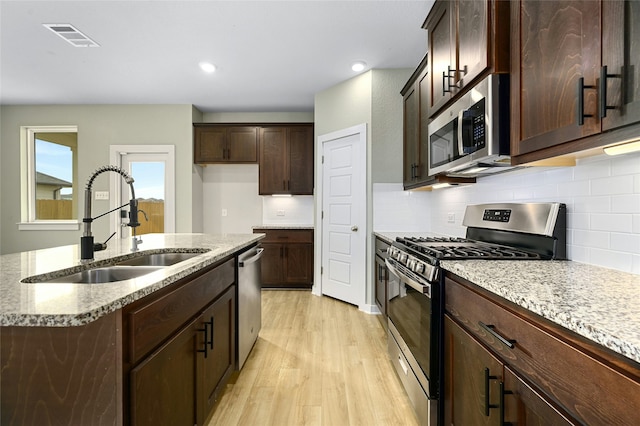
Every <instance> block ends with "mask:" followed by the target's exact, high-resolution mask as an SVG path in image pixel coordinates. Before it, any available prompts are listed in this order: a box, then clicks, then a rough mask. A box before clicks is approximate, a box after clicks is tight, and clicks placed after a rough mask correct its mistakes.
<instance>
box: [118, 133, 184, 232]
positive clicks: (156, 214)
mask: <svg viewBox="0 0 640 426" xmlns="http://www.w3.org/2000/svg"><path fill="white" fill-rule="evenodd" d="M169 148H171V149H169ZM172 148H173V146H165V147H153V146H144V145H143V146H136V147H132V146H121V149H118V150H116V152H115V153H114V155H115V157H116V161H115V163H116V165H118V166H120V167H121V168H122V169H124V170H125V171H126V172H127V173H129V174H130V175H131V176H132V177H133V179H134V182H133V187H134V190H135V196H136V199H138V210H139V212H140V213H139V215H138V222H140V226H139V227H138V228H137V229H136V235H142V234H149V233H165V232H167V233H171V232H175V182H174V180H175V173H174V156H173V149H172ZM112 151H113V147H112ZM116 193H117V195H118V196H117V197H115V198H116V200H118V202H119V203H120V204H118V205H123V204H126V203H128V201H129V199H130V197H131V194H130V189H129V185H127V184H126V183H125V182H124V180H123V179H119V181H118V182H117V184H116ZM114 207H115V206H114ZM122 211H124V212H126V215H124V214H123V216H124V217H122V216H120V215H114V216H115V218H116V219H115V222H114V226H115V229H114V230H115V231H116V232H117V233H118V236H119V237H120V238H127V237H129V236H130V235H131V229H130V228H129V227H127V226H126V224H127V223H129V219H128V212H129V207H128V206H127V207H124V208H123V209H122Z"/></svg>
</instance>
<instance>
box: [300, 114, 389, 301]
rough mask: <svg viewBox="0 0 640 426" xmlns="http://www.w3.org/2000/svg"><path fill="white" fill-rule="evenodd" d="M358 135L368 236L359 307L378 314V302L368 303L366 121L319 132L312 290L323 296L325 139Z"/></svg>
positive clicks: (366, 228) (363, 214)
mask: <svg viewBox="0 0 640 426" xmlns="http://www.w3.org/2000/svg"><path fill="white" fill-rule="evenodd" d="M354 135H357V136H358V142H357V143H356V144H354V145H355V150H356V151H355V152H356V154H357V155H359V156H360V158H361V159H363V160H364V161H363V162H362V170H361V172H363V173H365V176H364V179H363V182H364V188H365V189H364V193H363V194H362V196H363V199H364V205H365V208H364V209H361V212H360V216H361V217H360V220H359V223H361V224H362V225H361V229H362V228H363V229H362V231H363V233H364V238H365V254H364V263H363V265H362V267H363V270H362V271H361V273H360V275H361V276H362V279H363V280H365V286H364V287H365V294H363V295H362V298H361V300H360V303H359V304H358V309H359V310H361V311H364V312H367V313H375V312H377V307H375V301H374V304H373V305H371V304H368V303H367V298H368V296H369V293H370V290H371V289H370V288H369V287H370V286H369V281H370V280H369V274H368V273H367V271H368V270H369V269H370V268H369V261H370V259H369V258H370V256H369V255H368V253H369V250H368V247H369V244H370V241H369V238H368V234H369V214H368V212H369V196H368V191H367V188H368V184H369V161H368V158H367V137H368V135H367V124H366V123H363V124H358V125H356V126H352V127H348V128H346V129H342V130H337V131H335V132H331V133H327V134H324V135H320V136H318V153H319V155H316V170H317V171H318V172H317V174H316V188H317V191H316V212H315V215H316V221H315V222H316V226H315V238H314V245H315V247H317V249H316V250H315V259H314V265H316V266H315V268H314V269H315V270H314V279H313V287H312V289H311V292H312V294H314V295H316V296H322V274H321V268H322V260H323V259H322V253H323V247H322V241H323V238H322V236H323V232H324V227H323V219H322V207H323V205H324V191H323V189H324V188H323V185H322V183H323V179H324V151H325V149H324V144H325V143H326V142H329V141H332V140H335V139H340V138H345V137H348V136H354Z"/></svg>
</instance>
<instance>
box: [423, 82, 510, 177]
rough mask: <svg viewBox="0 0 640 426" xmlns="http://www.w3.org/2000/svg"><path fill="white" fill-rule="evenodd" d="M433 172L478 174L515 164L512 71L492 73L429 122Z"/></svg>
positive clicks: (430, 157) (496, 170)
mask: <svg viewBox="0 0 640 426" xmlns="http://www.w3.org/2000/svg"><path fill="white" fill-rule="evenodd" d="M428 133H429V156H428V157H429V166H428V169H429V176H433V175H436V174H442V173H445V174H448V175H461V176H478V175H483V174H489V173H495V172H498V171H505V170H506V169H510V168H511V158H510V157H509V154H510V146H509V137H510V136H509V75H507V74H490V75H489V76H487V77H486V78H485V79H484V80H482V81H480V82H479V83H477V84H476V85H475V86H474V87H473V88H472V89H471V90H469V91H468V92H467V93H465V94H464V95H463V96H462V97H461V98H459V99H458V100H457V101H456V102H454V103H453V104H452V105H451V106H450V107H449V108H447V109H445V110H444V111H442V112H441V113H440V114H439V115H438V116H437V117H436V118H435V119H433V121H432V122H431V123H429V126H428Z"/></svg>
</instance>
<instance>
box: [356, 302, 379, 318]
mask: <svg viewBox="0 0 640 426" xmlns="http://www.w3.org/2000/svg"><path fill="white" fill-rule="evenodd" d="M358 310H360V311H362V312H365V313H367V314H371V315H380V314H381V313H382V312H380V309H378V305H376V304H373V305H360V306H358Z"/></svg>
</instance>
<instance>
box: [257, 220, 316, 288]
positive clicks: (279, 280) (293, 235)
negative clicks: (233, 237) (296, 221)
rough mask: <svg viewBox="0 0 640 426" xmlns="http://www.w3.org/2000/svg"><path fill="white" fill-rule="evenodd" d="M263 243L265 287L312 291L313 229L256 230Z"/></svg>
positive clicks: (263, 279) (262, 276)
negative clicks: (308, 289) (262, 237)
mask: <svg viewBox="0 0 640 426" xmlns="http://www.w3.org/2000/svg"><path fill="white" fill-rule="evenodd" d="M253 232H254V233H261V234H266V237H265V238H264V239H262V240H261V241H260V244H261V246H262V248H264V252H263V255H262V273H261V278H262V287H281V288H282V287H285V288H286V287H292V288H311V285H312V284H313V230H312V229H271V228H268V229H265V228H256V229H254V230H253Z"/></svg>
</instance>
